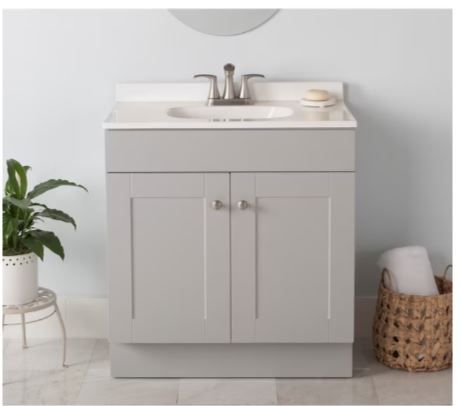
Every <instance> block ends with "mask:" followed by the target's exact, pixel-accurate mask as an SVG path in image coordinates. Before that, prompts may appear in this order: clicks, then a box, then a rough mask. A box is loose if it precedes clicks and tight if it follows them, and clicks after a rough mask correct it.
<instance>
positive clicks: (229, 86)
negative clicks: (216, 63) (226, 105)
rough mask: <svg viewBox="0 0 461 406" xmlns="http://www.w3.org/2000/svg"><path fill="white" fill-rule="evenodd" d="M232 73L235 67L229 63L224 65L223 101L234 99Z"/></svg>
mask: <svg viewBox="0 0 461 406" xmlns="http://www.w3.org/2000/svg"><path fill="white" fill-rule="evenodd" d="M234 72H235V66H234V65H232V64H231V63H227V64H225V65H224V92H223V99H225V100H233V99H235V89H234Z"/></svg>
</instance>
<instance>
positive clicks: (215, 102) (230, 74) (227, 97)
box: [194, 63, 264, 106]
mask: <svg viewBox="0 0 461 406" xmlns="http://www.w3.org/2000/svg"><path fill="white" fill-rule="evenodd" d="M234 72H235V66H234V65H232V64H231V63H227V64H226V65H224V91H223V96H222V97H221V96H220V94H219V89H218V80H217V77H216V75H209V74H199V75H194V78H207V79H209V80H210V90H209V92H208V99H207V103H206V104H207V105H208V106H231V105H243V104H252V103H253V100H252V99H251V93H250V88H249V86H248V79H251V78H263V77H264V75H260V74H259V73H250V74H246V75H242V77H241V83H240V91H239V96H236V94H235V88H234Z"/></svg>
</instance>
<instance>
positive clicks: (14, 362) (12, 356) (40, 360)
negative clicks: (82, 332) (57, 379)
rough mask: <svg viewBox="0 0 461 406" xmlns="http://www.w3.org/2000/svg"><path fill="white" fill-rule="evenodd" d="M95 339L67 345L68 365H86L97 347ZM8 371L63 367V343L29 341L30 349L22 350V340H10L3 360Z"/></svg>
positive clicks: (78, 340) (81, 340)
mask: <svg viewBox="0 0 461 406" xmlns="http://www.w3.org/2000/svg"><path fill="white" fill-rule="evenodd" d="M95 342H96V340H94V339H72V340H68V343H67V360H66V363H67V364H68V365H73V366H75V365H86V364H88V362H89V361H90V358H91V353H92V351H93V347H94V345H95ZM3 362H4V365H5V368H6V369H11V370H20V369H23V370H26V371H34V370H44V371H50V370H55V369H58V368H60V367H61V363H62V341H61V340H55V339H35V340H29V348H26V349H24V348H22V342H21V340H9V343H8V348H7V351H6V354H5V357H4V358H3Z"/></svg>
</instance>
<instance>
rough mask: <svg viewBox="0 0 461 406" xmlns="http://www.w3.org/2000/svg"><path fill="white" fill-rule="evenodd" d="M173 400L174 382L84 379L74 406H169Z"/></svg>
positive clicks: (175, 398) (176, 388)
mask: <svg viewBox="0 0 461 406" xmlns="http://www.w3.org/2000/svg"><path fill="white" fill-rule="evenodd" d="M177 398H178V380H177V379H121V378H117V379H116V378H111V377H96V376H87V378H86V379H85V381H84V382H83V385H82V389H81V390H80V394H79V396H78V398H77V400H76V401H75V404H93V405H100V404H104V405H155V404H162V405H171V404H176V401H177Z"/></svg>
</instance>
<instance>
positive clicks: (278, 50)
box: [4, 10, 452, 296]
mask: <svg viewBox="0 0 461 406" xmlns="http://www.w3.org/2000/svg"><path fill="white" fill-rule="evenodd" d="M324 30H326V31H324ZM451 47H452V43H451V13H450V12H449V11H440V10H439V11H437V10H427V11H417V10H410V11H394V10H386V11H380V10H373V11H367V10H348V11H331V10H330V11H326V10H317V11H311V10H302V11H301V10H282V11H281V12H279V13H278V14H277V15H276V16H275V17H274V18H273V19H272V20H271V21H269V22H268V23H267V24H266V25H264V26H262V27H260V28H259V29H257V30H255V31H252V32H250V33H247V34H244V35H241V36H236V37H212V36H207V35H205V34H201V33H198V32H195V31H192V30H191V29H189V28H188V27H186V26H185V25H183V24H182V23H180V22H179V21H177V20H176V19H175V18H174V17H173V16H171V15H170V14H169V13H168V12H167V11H165V10H149V11H121V10H120V11H108V10H106V11H96V10H95V11H83V10H81V11H71V10H67V11H31V10H28V11H7V12H5V14H4V157H5V158H8V157H15V158H17V159H19V160H20V161H22V162H24V163H27V164H29V165H31V166H32V167H33V172H32V180H33V181H35V182H37V181H40V180H44V179H46V178H48V177H62V178H68V179H72V180H75V181H78V182H81V183H83V184H85V185H86V186H88V188H89V189H90V193H89V194H88V195H87V194H85V193H83V192H80V191H78V190H72V189H70V188H69V189H66V190H64V189H62V190H57V191H54V192H50V194H49V197H48V198H47V199H46V201H47V202H49V203H50V204H51V205H52V206H53V207H58V208H61V209H62V210H65V211H68V212H69V213H71V214H73V215H74V216H75V218H76V220H77V223H78V225H79V228H78V230H77V232H74V231H73V230H72V229H71V228H70V227H67V226H65V225H62V226H61V225H59V226H58V227H57V228H58V232H59V233H60V235H61V236H62V241H63V244H64V246H65V248H66V249H67V259H66V261H65V262H64V263H62V262H61V261H60V260H59V259H56V258H55V257H54V256H52V255H51V254H50V255H47V258H46V261H45V263H44V264H43V265H42V266H41V275H40V278H41V283H42V284H44V285H46V286H49V287H51V288H54V289H56V290H57V291H58V292H59V293H60V294H63V295H82V296H104V295H105V294H106V286H105V270H104V239H105V238H104V228H105V208H104V207H105V197H104V142H103V132H102V130H101V121H102V120H103V119H104V118H105V116H106V115H107V113H108V112H109V110H110V108H111V105H112V103H113V99H114V85H115V83H117V82H142V81H188V80H191V76H192V75H193V74H194V73H198V72H214V73H220V72H221V68H222V65H223V64H224V63H225V62H228V61H231V62H233V63H235V65H236V66H237V69H238V71H239V72H238V73H241V72H261V73H264V74H266V77H267V78H268V79H269V80H340V81H344V82H345V83H346V84H347V96H346V97H347V101H348V103H349V105H350V107H351V109H352V111H353V112H354V114H355V116H356V118H357V120H358V122H359V130H358V147H357V149H358V177H357V181H358V182H357V201H358V202H357V276H358V277H357V281H358V282H357V293H358V294H359V295H373V294H374V293H375V291H376V283H377V280H378V272H377V270H376V269H375V266H374V263H375V260H376V257H377V255H378V254H379V253H380V252H381V251H383V250H385V249H388V248H390V247H393V246H399V245H405V244H422V245H425V246H427V247H428V248H429V250H430V254H431V259H432V261H433V264H434V268H435V269H436V270H437V271H439V270H440V269H441V268H442V267H443V265H445V264H446V263H448V262H450V261H451V222H452V220H451Z"/></svg>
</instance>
